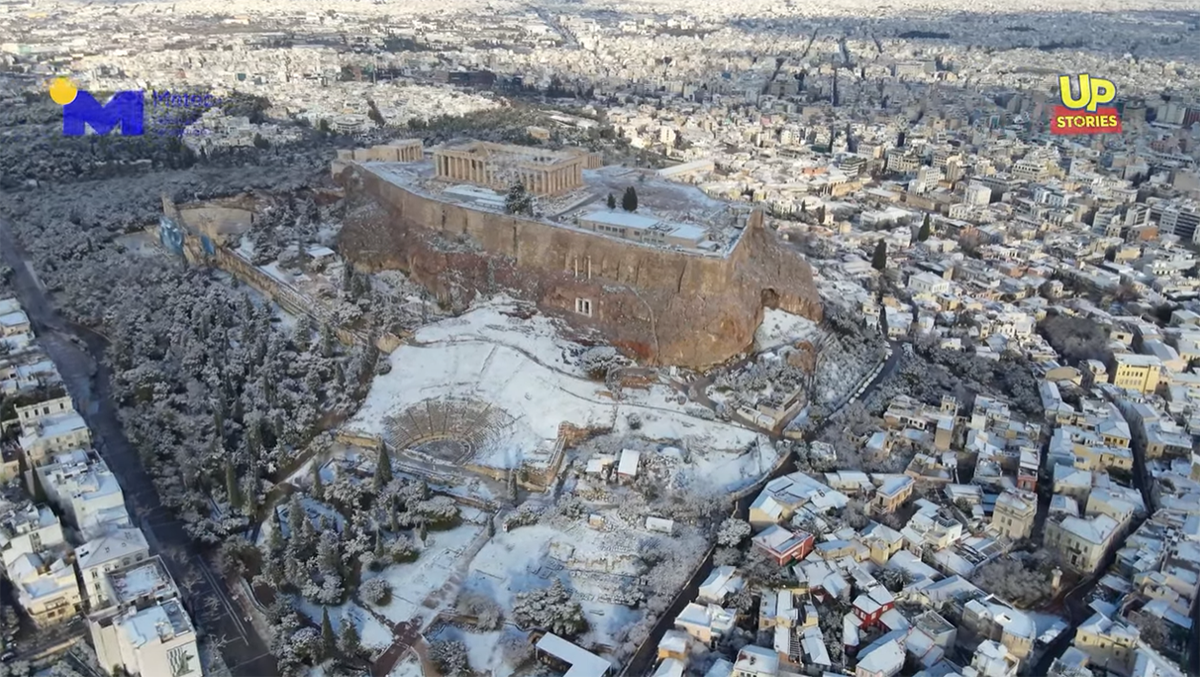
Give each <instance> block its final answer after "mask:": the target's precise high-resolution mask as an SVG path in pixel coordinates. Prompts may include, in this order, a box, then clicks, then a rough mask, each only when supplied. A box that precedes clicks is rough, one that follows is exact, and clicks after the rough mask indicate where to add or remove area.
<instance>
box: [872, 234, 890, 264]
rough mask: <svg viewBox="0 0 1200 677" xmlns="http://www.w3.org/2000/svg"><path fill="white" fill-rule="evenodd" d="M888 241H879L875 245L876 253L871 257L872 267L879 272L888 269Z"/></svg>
mask: <svg viewBox="0 0 1200 677" xmlns="http://www.w3.org/2000/svg"><path fill="white" fill-rule="evenodd" d="M887 255H888V251H887V240H883V239H881V240H879V242H878V243H877V244H876V245H875V253H874V254H872V255H871V267H872V268H874V269H875V270H878V271H883V270H885V269H886V268H887Z"/></svg>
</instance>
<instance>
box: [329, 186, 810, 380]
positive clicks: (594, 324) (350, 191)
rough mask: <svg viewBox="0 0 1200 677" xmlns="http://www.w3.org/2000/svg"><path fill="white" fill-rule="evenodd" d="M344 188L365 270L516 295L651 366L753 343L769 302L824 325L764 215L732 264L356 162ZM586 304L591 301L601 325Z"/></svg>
mask: <svg viewBox="0 0 1200 677" xmlns="http://www.w3.org/2000/svg"><path fill="white" fill-rule="evenodd" d="M338 180H339V182H340V183H342V185H343V186H344V187H345V188H346V191H347V195H348V198H349V200H350V202H351V208H350V209H349V210H348V213H349V214H350V216H349V217H348V218H347V221H346V223H345V225H344V227H343V229H342V233H341V241H340V249H341V251H342V254H343V256H345V257H347V258H348V259H349V260H351V261H353V262H355V264H356V265H358V266H359V267H362V268H366V269H370V270H380V269H399V270H403V271H405V272H407V273H408V274H409V275H410V276H412V277H413V278H414V279H415V280H416V281H417V282H418V283H420V284H422V285H424V286H426V287H427V288H429V289H430V290H431V291H432V292H433V293H434V294H436V295H437V296H438V298H439V299H440V300H443V301H454V302H456V303H459V304H464V303H467V302H469V301H470V300H471V299H472V298H473V297H474V295H475V294H476V293H479V292H483V293H492V292H496V291H500V290H502V289H508V290H513V291H515V292H517V293H518V294H520V295H521V296H523V297H525V298H527V299H529V300H531V301H535V302H536V303H537V304H538V305H539V307H540V308H541V309H542V310H543V311H546V312H549V313H553V314H558V315H560V316H562V317H564V318H566V319H567V320H569V321H570V322H571V323H572V324H573V325H576V326H578V327H580V328H591V329H595V330H598V331H599V332H600V333H601V334H603V335H604V336H605V338H606V339H607V340H609V341H611V342H612V343H613V344H614V345H616V346H617V347H619V348H621V349H622V350H624V351H625V352H626V353H628V354H630V355H633V356H635V357H637V358H639V359H642V360H645V361H648V362H650V363H654V364H675V365H681V366H688V367H705V366H709V365H712V364H715V363H719V362H723V361H724V360H726V359H728V358H730V357H732V356H734V355H736V354H738V353H739V352H742V351H744V350H745V349H746V348H747V347H748V346H749V345H750V344H751V343H752V341H753V338H754V331H755V329H757V327H758V325H759V323H760V322H761V320H762V311H763V307H764V305H767V306H773V307H779V308H782V309H784V310H787V311H789V312H793V313H797V314H800V315H804V316H807V317H811V318H813V319H819V318H820V312H821V308H820V302H819V300H818V297H817V293H816V289H815V288H814V286H813V283H812V271H811V269H810V268H809V266H808V264H807V263H806V262H805V261H803V260H802V259H801V258H799V256H797V255H796V254H795V253H794V252H792V251H789V250H787V249H785V248H784V246H783V245H782V244H781V243H780V242H779V241H778V240H777V238H776V237H775V236H774V234H773V233H770V232H768V231H767V230H765V229H764V228H763V226H762V215H761V213H759V212H755V213H754V215H753V216H752V218H751V219H750V221H749V224H748V225H747V228H746V232H745V233H743V234H742V238H741V240H740V241H739V243H738V245H737V246H736V248H735V250H734V251H733V252H732V253H731V254H730V255H729V256H728V257H726V258H721V257H717V256H699V255H694V254H687V253H683V252H678V251H672V250H668V249H660V248H655V247H647V246H640V245H637V244H634V243H630V242H625V241H622V240H619V239H615V238H609V237H605V236H602V235H596V234H591V233H587V232H582V231H576V230H571V229H568V228H560V227H556V226H554V225H551V224H548V223H542V222H539V221H532V220H526V219H519V218H514V217H511V216H507V215H503V214H496V213H491V212H483V211H477V210H473V209H468V208H466V207H463V206H461V205H457V204H451V203H446V202H440V201H438V200H434V199H431V198H428V197H425V196H422V195H420V194H417V193H415V192H413V191H410V190H407V189H405V188H403V187H401V186H399V185H396V184H394V183H392V182H389V181H387V180H385V179H382V178H380V177H378V176H377V175H375V174H374V173H372V172H371V171H370V170H369V169H367V168H364V167H362V166H360V165H357V164H350V165H347V166H346V167H345V169H343V170H342V172H341V173H340V174H339V175H338ZM371 203H374V204H375V205H377V206H378V207H379V209H375V210H373V209H370V208H369V206H370V204H371ZM577 299H586V300H589V301H590V306H591V316H590V317H588V316H585V315H582V314H580V313H577V312H576V300H577Z"/></svg>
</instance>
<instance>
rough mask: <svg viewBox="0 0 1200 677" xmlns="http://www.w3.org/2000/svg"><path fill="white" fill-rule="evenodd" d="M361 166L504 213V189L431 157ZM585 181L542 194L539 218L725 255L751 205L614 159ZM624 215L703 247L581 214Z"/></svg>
mask: <svg viewBox="0 0 1200 677" xmlns="http://www.w3.org/2000/svg"><path fill="white" fill-rule="evenodd" d="M356 164H357V165H359V166H361V167H363V168H364V169H365V170H366V171H369V172H371V173H373V174H375V175H376V176H378V177H379V178H381V179H383V180H385V181H387V182H389V183H392V184H394V185H397V186H400V187H402V188H404V189H406V190H410V191H412V192H414V193H417V194H419V195H422V196H424V197H427V198H430V199H433V200H438V201H441V202H446V203H450V204H457V205H461V206H463V207H467V208H469V209H474V210H478V211H483V212H495V213H504V197H505V196H504V195H502V194H500V193H498V192H496V191H493V190H490V189H488V188H485V187H481V186H478V185H475V184H472V183H469V182H458V183H450V182H446V181H441V180H438V179H436V178H435V177H434V166H433V162H432V161H431V160H423V161H420V162H372V161H361V162H357V163H356ZM582 174H583V185H582V186H580V187H579V188H577V189H575V190H572V191H569V192H566V193H563V194H561V195H555V196H547V197H539V198H537V200H536V204H537V206H538V209H540V210H541V212H542V216H541V217H540V218H538V219H536V220H538V221H541V222H542V223H545V224H547V225H551V226H555V227H559V228H565V229H569V230H574V231H577V232H582V233H586V234H588V235H591V236H593V237H606V238H610V239H615V240H619V241H621V242H624V243H627V244H629V245H630V246H641V247H651V248H654V249H672V250H676V251H682V252H685V253H689V254H695V255H699V256H715V257H721V258H723V257H725V256H727V255H728V254H729V253H730V252H731V251H733V248H734V247H735V246H736V244H737V242H738V239H739V238H740V237H741V234H742V232H743V229H744V227H745V225H746V222H747V219H748V218H749V215H750V212H751V211H752V210H751V208H750V206H749V205H743V204H739V203H731V202H725V201H722V200H717V199H714V198H711V197H709V196H708V195H705V194H704V192H703V191H701V190H700V189H699V188H696V187H695V186H691V185H688V184H683V183H677V182H674V181H669V180H667V179H664V178H661V177H659V176H657V174H656V173H655V172H653V171H650V170H641V169H634V168H630V167H622V166H619V165H614V166H610V167H601V168H600V169H585V170H583V172H582ZM631 186H632V187H633V189H634V190H635V191H636V192H637V195H638V210H637V211H636V212H625V211H624V210H622V209H621V208H620V206H618V207H617V208H616V209H613V210H609V209H608V206H607V201H608V196H609V195H612V196H613V198H614V199H615V200H616V201H617V204H618V205H619V204H620V202H621V196H622V195H624V193H625V189H626V188H629V187H631ZM598 215H603V218H604V219H605V220H625V221H628V222H629V223H630V224H632V227H635V228H636V227H638V224H644V226H643V227H645V228H649V227H653V226H655V224H659V227H663V226H670V230H672V232H675V233H676V234H677V235H679V236H684V235H688V236H697V235H699V234H701V233H703V234H704V236H705V240H704V246H703V247H702V248H696V249H693V248H687V249H685V248H682V247H672V246H669V245H662V244H654V243H646V242H639V241H636V240H631V239H626V238H622V237H619V236H615V235H609V234H606V233H600V232H596V231H593V230H589V229H587V228H584V227H581V226H580V225H579V224H578V221H579V219H595V218H596V217H597V216H598Z"/></svg>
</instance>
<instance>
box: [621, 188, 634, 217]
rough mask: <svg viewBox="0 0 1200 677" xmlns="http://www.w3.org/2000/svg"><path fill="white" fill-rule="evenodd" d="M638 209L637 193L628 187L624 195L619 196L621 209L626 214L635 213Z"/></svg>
mask: <svg viewBox="0 0 1200 677" xmlns="http://www.w3.org/2000/svg"><path fill="white" fill-rule="evenodd" d="M637 208H638V196H637V191H636V190H634V189H633V186H630V187H628V188H626V189H625V194H624V195H622V196H621V209H624V210H625V211H627V212H636V211H637Z"/></svg>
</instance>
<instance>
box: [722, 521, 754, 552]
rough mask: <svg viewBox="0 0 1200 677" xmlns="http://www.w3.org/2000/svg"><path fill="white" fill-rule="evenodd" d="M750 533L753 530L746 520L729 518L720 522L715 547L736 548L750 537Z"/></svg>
mask: <svg viewBox="0 0 1200 677" xmlns="http://www.w3.org/2000/svg"><path fill="white" fill-rule="evenodd" d="M752 531H753V528H752V527H751V526H750V523H749V522H747V521H746V520H741V519H738V518H736V517H730V518H728V519H726V520H725V521H724V522H721V527H720V529H718V530H717V545H722V546H724V547H726V548H736V547H738V546H739V545H741V544H742V542H743V541H745V540H746V538H747V537H749V536H750V533H751V532H752Z"/></svg>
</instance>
